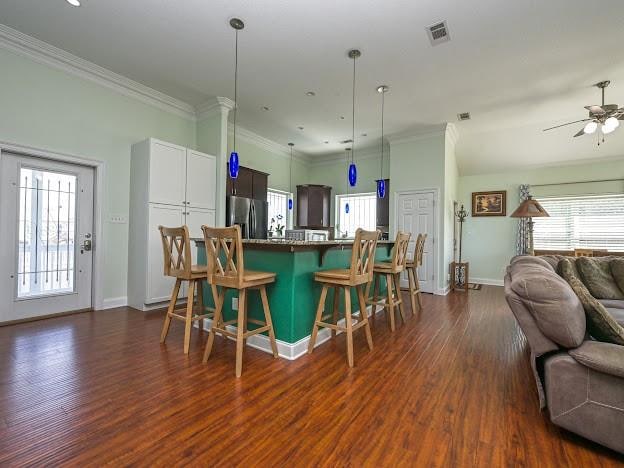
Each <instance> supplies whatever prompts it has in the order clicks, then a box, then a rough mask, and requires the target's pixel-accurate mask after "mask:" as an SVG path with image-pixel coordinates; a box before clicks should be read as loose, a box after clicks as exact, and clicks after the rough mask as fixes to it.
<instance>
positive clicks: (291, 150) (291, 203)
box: [288, 143, 295, 210]
mask: <svg viewBox="0 0 624 468" xmlns="http://www.w3.org/2000/svg"><path fill="white" fill-rule="evenodd" d="M288 146H290V179H289V182H288V187H289V191H290V194H289V196H288V209H289V210H292V209H293V199H292V161H293V146H295V144H294V143H288Z"/></svg>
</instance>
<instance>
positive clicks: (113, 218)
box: [108, 215, 128, 224]
mask: <svg viewBox="0 0 624 468" xmlns="http://www.w3.org/2000/svg"><path fill="white" fill-rule="evenodd" d="M108 222H109V223H111V224H127V223H128V218H127V217H126V216H124V215H110V216H109V217H108Z"/></svg>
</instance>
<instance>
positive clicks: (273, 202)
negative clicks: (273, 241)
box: [267, 189, 292, 237]
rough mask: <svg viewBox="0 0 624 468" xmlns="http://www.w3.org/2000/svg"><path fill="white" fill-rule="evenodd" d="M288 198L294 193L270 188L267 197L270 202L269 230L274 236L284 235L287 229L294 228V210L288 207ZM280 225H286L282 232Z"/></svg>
mask: <svg viewBox="0 0 624 468" xmlns="http://www.w3.org/2000/svg"><path fill="white" fill-rule="evenodd" d="M288 198H292V194H291V193H288V192H283V191H281V190H275V189H268V191H267V199H268V202H269V232H273V237H283V236H284V233H285V230H286V229H291V228H292V210H289V209H288ZM278 225H279V226H284V227H283V229H282V230H281V234H280V232H279V231H278V230H277V228H278Z"/></svg>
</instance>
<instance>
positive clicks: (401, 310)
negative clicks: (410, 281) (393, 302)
mask: <svg viewBox="0 0 624 468" xmlns="http://www.w3.org/2000/svg"><path fill="white" fill-rule="evenodd" d="M394 290H395V291H396V295H397V303H398V304H399V313H400V314H401V320H403V324H405V308H404V307H403V297H402V296H401V274H400V273H397V274H396V275H394Z"/></svg>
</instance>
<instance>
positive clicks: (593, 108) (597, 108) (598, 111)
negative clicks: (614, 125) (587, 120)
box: [585, 106, 606, 115]
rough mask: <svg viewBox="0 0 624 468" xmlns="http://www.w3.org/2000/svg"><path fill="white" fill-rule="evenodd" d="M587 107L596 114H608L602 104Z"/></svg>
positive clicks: (586, 107)
mask: <svg viewBox="0 0 624 468" xmlns="http://www.w3.org/2000/svg"><path fill="white" fill-rule="evenodd" d="M585 109H587V110H588V111H589V112H591V113H592V114H594V115H604V114H606V112H605V110H604V109H603V108H602V107H600V106H585Z"/></svg>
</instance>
